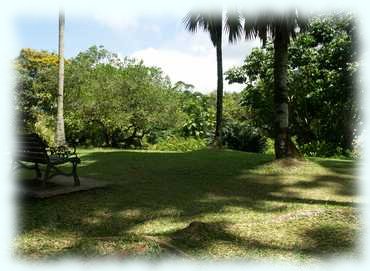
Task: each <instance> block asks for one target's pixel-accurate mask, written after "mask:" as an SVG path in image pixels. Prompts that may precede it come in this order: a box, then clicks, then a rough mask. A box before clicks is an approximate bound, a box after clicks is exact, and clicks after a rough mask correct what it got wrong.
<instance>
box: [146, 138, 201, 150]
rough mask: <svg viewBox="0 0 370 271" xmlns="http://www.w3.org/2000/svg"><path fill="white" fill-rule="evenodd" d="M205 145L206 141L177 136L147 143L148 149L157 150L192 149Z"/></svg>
mask: <svg viewBox="0 0 370 271" xmlns="http://www.w3.org/2000/svg"><path fill="white" fill-rule="evenodd" d="M206 146H207V144H206V141H205V140H203V139H200V138H194V137H188V138H184V137H178V136H168V137H167V138H166V139H162V140H160V141H159V142H158V143H157V144H154V145H149V147H148V148H149V149H150V150H158V151H182V152H186V151H194V150H199V149H203V148H205V147H206Z"/></svg>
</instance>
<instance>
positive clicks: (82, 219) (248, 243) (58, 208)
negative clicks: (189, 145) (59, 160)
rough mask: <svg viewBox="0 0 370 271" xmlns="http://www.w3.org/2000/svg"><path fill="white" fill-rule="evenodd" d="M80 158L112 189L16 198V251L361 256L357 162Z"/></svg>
mask: <svg viewBox="0 0 370 271" xmlns="http://www.w3.org/2000/svg"><path fill="white" fill-rule="evenodd" d="M80 156H81V159H82V164H81V166H80V167H79V174H80V176H88V177H92V178H96V179H98V180H101V181H106V182H109V183H111V185H110V186H109V187H107V188H105V189H97V190H91V191H86V192H80V193H74V194H68V195H63V196H58V197H54V198H50V199H44V200H32V199H21V200H20V201H19V212H18V214H19V234H18V235H17V237H16V240H15V253H16V255H17V256H18V257H24V258H27V259H55V258H59V257H64V256H71V257H73V256H78V257H84V258H85V257H87V258H89V257H97V256H114V257H119V258H123V259H124V258H128V257H136V256H143V257H152V258H153V257H154V258H157V257H164V256H168V255H172V254H174V253H175V254H179V255H180V256H184V255H185V256H186V257H190V258H195V259H204V258H205V259H225V258H228V259H235V258H243V259H247V260H248V259H253V260H256V259H281V260H293V261H302V260H303V261H312V260H318V259H324V258H326V257H328V256H336V255H342V256H343V255H348V256H350V257H356V256H357V255H358V254H357V253H358V251H357V249H356V243H357V237H358V234H359V231H360V223H359V219H358V213H357V207H356V205H357V203H358V200H359V199H358V197H357V196H356V181H357V180H356V164H355V162H354V161H349V160H333V159H319V158H314V159H309V160H306V161H304V162H292V163H284V164H282V163H281V162H276V161H273V157H272V156H269V155H263V154H253V153H245V152H237V151H229V150H222V151H217V150H201V151H195V152H188V153H170V152H140V151H122V150H104V149H92V150H80ZM71 183H72V181H71ZM192 222H193V223H192ZM190 223H192V224H191V225H190V226H189V224H190Z"/></svg>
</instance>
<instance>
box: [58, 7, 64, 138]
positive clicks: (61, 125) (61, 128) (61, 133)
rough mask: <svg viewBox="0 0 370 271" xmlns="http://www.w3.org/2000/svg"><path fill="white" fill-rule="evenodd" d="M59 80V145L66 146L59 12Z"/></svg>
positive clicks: (61, 29)
mask: <svg viewBox="0 0 370 271" xmlns="http://www.w3.org/2000/svg"><path fill="white" fill-rule="evenodd" d="M58 54H59V74H58V77H59V80H58V103H57V129H56V143H57V145H64V144H65V133H64V116H63V91H64V11H60V12H59V47H58Z"/></svg>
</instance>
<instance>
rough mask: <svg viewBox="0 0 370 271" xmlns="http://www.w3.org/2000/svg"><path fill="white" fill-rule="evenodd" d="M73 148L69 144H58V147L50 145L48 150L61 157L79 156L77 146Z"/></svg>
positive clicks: (51, 153)
mask: <svg viewBox="0 0 370 271" xmlns="http://www.w3.org/2000/svg"><path fill="white" fill-rule="evenodd" d="M72 149H73V150H72ZM72 149H71V148H70V147H68V146H67V145H62V146H57V147H49V148H48V149H47V151H48V152H49V153H50V155H52V156H57V157H60V158H65V159H67V158H70V157H72V156H76V157H77V153H76V146H73V148H72Z"/></svg>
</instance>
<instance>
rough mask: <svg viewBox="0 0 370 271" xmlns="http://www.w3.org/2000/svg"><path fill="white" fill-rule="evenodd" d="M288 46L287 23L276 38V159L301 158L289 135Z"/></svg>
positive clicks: (277, 27)
mask: <svg viewBox="0 0 370 271" xmlns="http://www.w3.org/2000/svg"><path fill="white" fill-rule="evenodd" d="M288 45H289V32H288V27H287V24H286V23H279V24H277V25H276V32H275V38H274V106H275V124H274V126H275V127H274V128H275V157H276V159H281V158H288V157H299V156H300V154H299V151H298V149H297V148H296V146H295V145H294V143H293V142H292V140H291V138H290V134H289V105H288V104H289V101H288V85H287V80H288V74H287V71H288Z"/></svg>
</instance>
